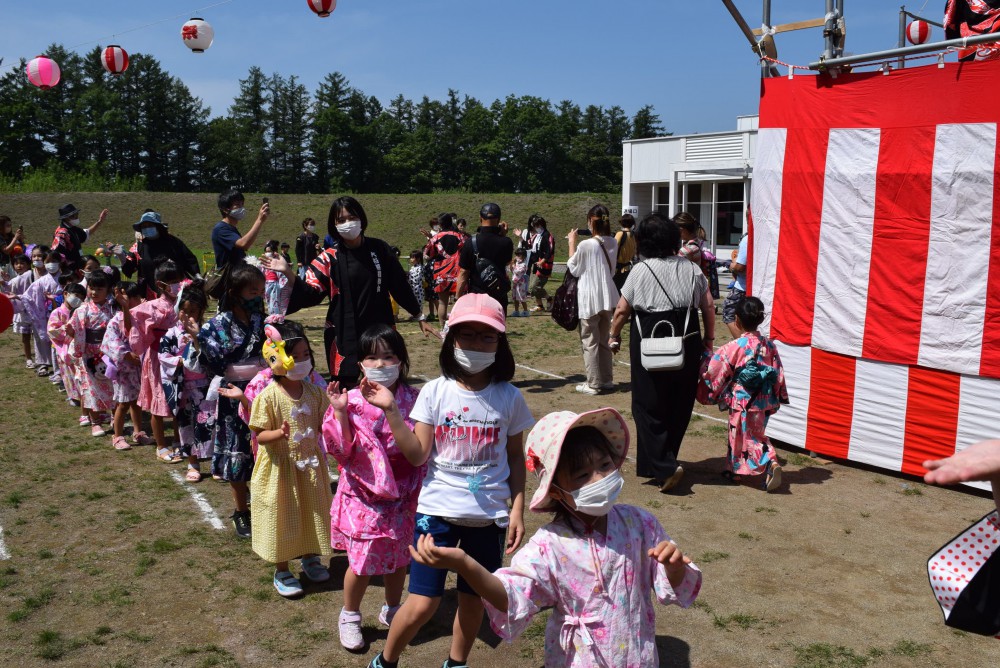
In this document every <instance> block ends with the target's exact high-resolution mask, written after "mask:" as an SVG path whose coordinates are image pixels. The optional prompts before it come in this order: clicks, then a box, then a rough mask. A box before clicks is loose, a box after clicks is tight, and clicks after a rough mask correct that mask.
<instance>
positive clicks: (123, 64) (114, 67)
mask: <svg viewBox="0 0 1000 668" xmlns="http://www.w3.org/2000/svg"><path fill="white" fill-rule="evenodd" d="M101 65H104V69H106V70H107V71H108V72H110V73H111V74H114V75H115V76H118V75H119V74H121V73H122V72H124V71H125V70H127V69H128V53H127V52H126V51H125V49H123V48H121V47H120V46H118V45H117V44H112V45H111V46H109V47H108V48H106V49H104V53H103V54H101Z"/></svg>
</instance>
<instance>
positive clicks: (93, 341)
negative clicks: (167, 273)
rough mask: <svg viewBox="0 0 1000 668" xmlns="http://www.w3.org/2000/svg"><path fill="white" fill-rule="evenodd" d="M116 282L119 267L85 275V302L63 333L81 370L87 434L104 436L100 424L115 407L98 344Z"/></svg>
mask: <svg viewBox="0 0 1000 668" xmlns="http://www.w3.org/2000/svg"><path fill="white" fill-rule="evenodd" d="M117 282H118V270H117V269H115V268H114V267H106V268H105V270H104V271H96V272H93V273H91V274H89V275H88V277H87V301H85V302H84V303H83V304H82V305H81V306H80V308H78V309H76V310H75V311H73V317H72V318H70V321H69V324H68V325H66V332H67V333H68V334H69V335H70V336H71V337H73V340H72V341H71V342H70V344H69V352H70V354H71V355H72V356H73V357H74V358H75V359H76V361H77V364H78V365H79V366H78V368H79V369H80V395H81V396H82V397H83V400H82V402H81V403H82V406H83V408H84V409H85V410H86V411H87V415H88V416H89V418H90V425H91V427H90V435H91V436H104V435H105V433H106V432H105V431H104V429H102V428H101V424H102V423H107V422H109V421H110V420H109V416H108V414H107V411H109V410H111V407H112V406H114V397H113V390H112V387H111V380H110V379H109V378H108V377H107V375H106V374H105V371H106V366H105V364H104V361H103V360H102V359H101V343H102V342H103V341H104V334H105V333H106V332H107V329H108V324H109V323H110V322H111V318H112V317H113V316H114V314H115V311H114V300H112V299H111V297H110V296H109V293H110V292H111V290H112V288H114V286H115V284H116V283H117Z"/></svg>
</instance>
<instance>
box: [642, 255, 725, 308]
mask: <svg viewBox="0 0 1000 668" xmlns="http://www.w3.org/2000/svg"><path fill="white" fill-rule="evenodd" d="M657 281H659V282H657ZM706 290H708V279H707V278H705V274H704V273H702V271H701V269H700V268H699V267H698V265H696V264H695V263H694V262H691V261H690V260H688V259H686V258H683V257H679V256H677V255H674V256H671V257H661V258H650V259H648V260H643V261H642V262H640V263H639V264H637V265H635V267H633V268H632V271H630V272H629V273H628V278H627V279H625V284H624V285H623V286H622V296H623V297H624V298H625V299H626V300H628V303H629V304H630V305H631V306H632V308H634V309H636V310H639V311H645V312H647V313H656V312H660V311H668V310H670V309H674V308H685V307H688V308H690V307H695V306H698V305H699V304H700V303H701V298H702V295H704V294H705V291H706Z"/></svg>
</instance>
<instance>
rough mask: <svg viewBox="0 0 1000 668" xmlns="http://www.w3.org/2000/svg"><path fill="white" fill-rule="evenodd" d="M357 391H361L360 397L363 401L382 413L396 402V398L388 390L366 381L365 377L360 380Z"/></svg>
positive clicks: (373, 382)
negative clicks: (379, 409)
mask: <svg viewBox="0 0 1000 668" xmlns="http://www.w3.org/2000/svg"><path fill="white" fill-rule="evenodd" d="M358 389H360V390H361V396H363V397H364V398H365V401H367V402H368V403H370V404H371V405H372V406H374V407H375V408H381V409H382V410H384V411H387V410H389V409H390V408H392V404H393V403H394V402H395V401H396V397H394V396H393V395H392V392H390V391H389V388H387V387H385V386H384V385H379V384H378V383H376V382H375V381H372V380H368V378H367V377H365V378H362V379H361V384H360V385H358Z"/></svg>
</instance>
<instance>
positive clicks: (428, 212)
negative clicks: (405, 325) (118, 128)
mask: <svg viewBox="0 0 1000 668" xmlns="http://www.w3.org/2000/svg"><path fill="white" fill-rule="evenodd" d="M262 197H263V194H258V193H249V194H247V196H246V198H247V199H246V207H247V218H246V219H245V220H244V221H243V223H242V224H241V227H242V228H243V229H249V228H250V226H251V225H252V224H253V219H254V217H255V216H256V212H257V209H258V207H259V206H260V204H261V198H262ZM269 197H270V204H271V217H270V219H269V220H268V221H267V223H266V224H265V225H264V229H263V231H262V232H261V234H260V236H258V237H257V241H256V243H255V244H254V250H253V251H252V253H253V254H256V253H259V252H260V251H261V250H262V249H263V247H264V243H265V242H266V241H267V240H268V239H279V240H281V241H287V242H288V243H289V244H292V245H293V247H294V242H295V237H296V236H297V235H298V234H299V232H301V231H302V220H303V219H304V218H305V217H307V216H309V217H312V218H314V219H316V221H317V232H318V233H320V236H321V237H322V236H323V234H325V230H326V219H327V214H328V212H329V210H330V203H331V202H332V201H333V200H334V199H335V197H336V196H335V195H270V196H269ZM216 198H217V195H215V194H212V193H203V194H199V193H154V192H139V193H24V194H9V195H2V196H0V214H6V215H8V216H10V217H11V218H12V219H13V221H14V226H15V227H16V226H17V225H24V230H25V234H26V236H27V240H28V242H29V243H44V244H49V243H51V241H52V232H53V230H54V229H55V227H56V225H57V224H58V215H57V211H58V209H59V207H60V206H62V205H63V204H65V203H67V202H71V203H73V204H75V205H76V206H78V207H80V208H81V209H82V210H83V214H82V216H81V221H82V222H83V224H84V225H90V224H92V223H93V222H94V221H95V220H96V219H97V215H98V213H100V211H101V209H102V208H107V209H109V210H110V214H109V216H108V219H107V221H105V223H104V225H103V226H102V227H101V229H100V230H99V231H98V233H97V234H96V238H95V239H92V240H91V241H92V243H91V244H89V248H90V249H91V250H92V249H93V248H95V247H96V245H97V243H103V242H105V241H114V242H115V243H122V244H128V243H130V242H131V241H132V234H133V232H132V227H131V226H132V223H133V222H135V221H137V220H138V219H139V216H140V215H141V214H142V212H143V210H145V209H147V208H150V209H155V210H156V211H159V212H160V213H161V214H162V215H163V220H164V221H165V222H166V223H167V224H168V225H169V227H170V231H171V233H172V234H174V235H175V236H178V237H180V238H181V239H183V240H184V242H185V243H186V244H187V245H188V247H189V248H191V250H192V251H194V252H195V254H196V255H197V256H198V257H199V258H201V254H202V253H204V252H211V250H212V243H211V240H210V235H211V229H212V226H213V225H214V224H215V223H216V222H217V221H218V220H219V211H218V209H217V208H216ZM358 200H359V201H360V202H361V204H362V206H364V207H365V212H366V213H367V214H368V222H369V229H368V235H369V236H372V237H377V238H380V239H384V240H385V241H387V242H389V243H390V244H391V245H393V246H397V247H398V248H399V250H400V252H401V254H402V255H403V256H404V257H405V256H406V255H407V254H408V253H409V252H410V251H411V250H414V249H417V248H419V247H420V246H421V245H422V243H423V242H424V238H423V237H422V236H421V235H420V232H419V230H420V228H422V227H427V223H428V221H429V220H430V219H431V217H432V216H435V215H437V214H438V213H440V212H442V211H449V212H454V213H457V214H458V216H459V217H461V218H465V219H466V220H467V221H468V222H469V225H470V227H472V228H475V226H476V225H478V221H479V208H480V207H481V206H482V205H483V203H484V202H496V203H497V204H499V205H500V207H501V209H502V210H503V218H504V220H506V221H507V223H508V224H509V225H510V227H511V228H512V229H513V228H521V227H524V225H525V224H526V222H527V220H528V216H530V215H531V214H533V213H539V214H541V215H542V216H543V217H545V219H546V220H547V221H548V223H549V229H551V230H552V231H553V233H554V234H555V235H556V238H557V239H562V238H563V237H565V236H566V233H567V232H569V230H570V229H571V228H574V227H585V226H586V214H587V210H588V209H589V208H590V207H591V206H593V205H594V204H604V205H606V206H607V207H608V208H609V209H610V210H611V211H612V212H613V213H614V212H617V211H618V210H619V205H620V203H621V195H620V194H619V193H573V194H563V195H552V194H542V195H512V194H499V193H485V194H483V193H479V194H476V193H472V194H470V193H435V194H431V195H362V196H359V197H358ZM566 249H567V247H566V243H565V242H562V243H559V244H558V245H557V248H556V251H557V259H563V260H564V259H565V258H566Z"/></svg>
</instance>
